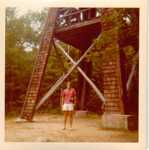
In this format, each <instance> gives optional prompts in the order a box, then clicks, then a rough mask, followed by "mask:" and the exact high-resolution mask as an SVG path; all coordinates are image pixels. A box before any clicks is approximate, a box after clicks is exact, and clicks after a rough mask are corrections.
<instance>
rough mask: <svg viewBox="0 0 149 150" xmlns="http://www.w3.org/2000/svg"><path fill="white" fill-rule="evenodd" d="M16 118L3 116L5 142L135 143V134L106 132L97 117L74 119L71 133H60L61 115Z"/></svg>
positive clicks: (116, 131) (131, 132)
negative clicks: (29, 120) (21, 121)
mask: <svg viewBox="0 0 149 150" xmlns="http://www.w3.org/2000/svg"><path fill="white" fill-rule="evenodd" d="M15 120H16V117H6V122H5V128H6V130H5V141H6V142H137V140H138V132H137V131H123V130H109V129H108V130H106V129H102V128H101V123H100V122H101V117H99V116H97V115H91V116H88V117H80V118H78V117H75V118H74V126H73V130H70V129H69V126H68V129H66V130H62V128H63V116H62V115H54V114H43V115H36V116H35V121H34V122H30V123H29V122H26V123H16V122H15Z"/></svg>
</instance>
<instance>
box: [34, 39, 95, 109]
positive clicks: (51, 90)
mask: <svg viewBox="0 0 149 150" xmlns="http://www.w3.org/2000/svg"><path fill="white" fill-rule="evenodd" d="M95 43H96V41H94V42H93V44H92V45H91V46H90V47H89V48H88V49H87V50H86V51H85V52H84V54H83V55H82V56H81V57H80V59H79V60H78V61H77V62H76V63H75V65H73V66H72V67H71V68H70V69H69V70H68V72H67V73H66V74H64V75H62V76H61V77H60V78H59V79H58V80H57V81H56V83H55V84H54V85H53V86H52V87H51V88H50V90H49V91H48V92H47V93H46V95H45V96H44V97H43V98H42V99H41V100H40V101H39V103H38V104H37V106H36V108H35V109H36V110H37V109H38V108H39V107H40V106H41V105H42V104H43V103H44V102H45V101H46V100H47V98H48V97H50V96H51V95H52V94H53V93H54V91H55V90H56V89H57V88H58V87H59V86H60V85H61V84H62V83H63V81H64V80H65V79H66V78H67V77H68V76H69V75H70V74H71V72H72V71H73V70H74V69H75V68H76V67H77V66H78V65H79V63H80V62H81V61H82V60H83V59H84V58H85V57H86V55H87V54H88V52H89V51H91V49H92V48H93V47H94V45H95Z"/></svg>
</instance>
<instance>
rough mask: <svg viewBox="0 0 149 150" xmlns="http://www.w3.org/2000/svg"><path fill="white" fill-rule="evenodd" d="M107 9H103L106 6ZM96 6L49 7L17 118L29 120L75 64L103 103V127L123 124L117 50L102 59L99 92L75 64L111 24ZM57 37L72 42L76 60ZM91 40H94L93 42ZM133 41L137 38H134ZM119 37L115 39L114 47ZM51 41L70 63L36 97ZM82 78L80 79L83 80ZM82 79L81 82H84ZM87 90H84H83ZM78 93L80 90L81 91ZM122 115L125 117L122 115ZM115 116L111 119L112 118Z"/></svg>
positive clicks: (121, 83) (119, 64)
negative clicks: (108, 57) (77, 54)
mask: <svg viewBox="0 0 149 150" xmlns="http://www.w3.org/2000/svg"><path fill="white" fill-rule="evenodd" d="M106 11H107V10H106ZM106 11H104V13H103V12H102V11H101V9H99V8H78V9H75V8H50V9H49V11H48V17H47V20H46V23H45V26H44V29H43V32H42V37H41V43H40V47H39V50H38V53H37V57H36V61H35V65H34V69H33V72H32V75H31V78H30V82H29V85H28V89H27V92H26V97H25V101H24V105H23V108H22V112H21V115H20V118H21V119H25V120H27V121H32V119H33V116H34V113H35V111H36V110H37V109H38V108H39V107H40V106H41V105H42V104H43V103H44V101H46V100H47V98H48V97H50V96H51V95H52V94H53V92H54V91H55V90H56V89H57V88H58V87H59V86H60V85H61V84H62V83H63V81H64V80H65V79H66V78H67V77H68V76H69V75H70V73H71V72H72V71H73V70H74V69H75V68H76V69H78V71H79V72H80V74H81V76H82V77H83V79H84V81H85V82H88V84H89V85H90V86H91V87H92V88H93V89H94V91H95V92H96V94H97V96H98V97H99V99H100V100H102V101H103V104H104V108H105V109H104V111H105V112H104V114H103V127H107V126H106V124H107V122H108V127H114V128H126V127H125V125H124V121H123V120H125V118H127V117H126V115H125V111H124V103H123V98H124V96H123V95H124V92H125V90H124V86H123V84H124V82H123V80H122V74H121V73H122V71H121V57H120V55H121V54H120V53H117V55H115V57H114V58H111V60H110V61H108V62H106V61H105V62H103V74H104V77H103V82H104V83H103V86H104V91H103V93H102V92H101V91H100V89H99V88H98V87H97V86H96V85H95V84H94V83H93V82H92V81H91V79H90V76H89V73H85V72H84V71H83V70H82V69H81V68H80V67H79V66H78V65H79V64H80V63H81V62H83V61H84V58H85V57H86V55H87V54H88V52H90V51H91V50H92V48H93V47H94V44H95V43H96V41H94V39H96V38H97V37H98V38H99V37H100V33H101V32H102V31H103V30H109V29H110V28H111V27H112V26H109V24H108V23H107V24H106V22H102V21H101V19H100V17H101V15H106V14H107V13H105V12H106ZM59 41H62V42H64V43H66V44H69V45H72V46H73V47H75V48H77V49H79V50H80V51H81V54H82V56H81V57H80V59H79V60H78V61H76V62H75V61H74V60H73V59H72V58H71V57H70V56H69V54H68V53H67V52H66V51H65V49H64V48H63V47H62V46H61V45H60V43H59ZM93 41H94V42H93ZM136 42H137V40H136ZM118 44H119V41H118V39H116V40H115V46H116V48H118V49H120V48H119V47H118ZM52 45H54V46H55V47H56V48H58V49H59V50H60V51H62V53H63V54H64V55H65V56H66V57H67V58H68V59H69V60H70V62H71V63H72V67H71V68H70V69H69V70H68V71H67V72H66V73H65V74H63V75H62V76H61V77H60V78H59V80H57V81H56V83H55V84H54V85H53V86H52V87H51V88H50V90H49V91H48V92H47V93H46V94H45V96H44V97H43V98H42V99H41V100H38V96H39V90H40V86H41V82H42V78H43V75H44V71H45V68H46V64H47V60H48V56H49V52H50V49H51V47H52ZM85 82H84V83H85ZM84 83H83V85H84ZM86 92H87V91H86ZM81 94H84V93H83V91H82V93H81ZM124 116H125V117H124ZM114 117H115V118H116V119H115V118H114ZM117 119H119V120H120V124H117V125H113V124H111V123H113V122H114V121H116V120H117ZM111 120H112V121H111Z"/></svg>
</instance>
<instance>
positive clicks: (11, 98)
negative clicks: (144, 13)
mask: <svg viewBox="0 0 149 150" xmlns="http://www.w3.org/2000/svg"><path fill="white" fill-rule="evenodd" d="M5 11H6V16H5V60H6V61H5V141H6V142H98V143H99V142H139V141H138V136H139V135H138V124H139V118H138V112H139V98H138V95H139V91H138V89H139V88H138V87H139V8H86V7H84V8H79V7H78V8H75V7H74V8H68V7H64V8H40V9H39V8H38V9H37V8H36V9H35V8H33V9H28V8H24V9H20V8H19V7H7V8H6V10H5Z"/></svg>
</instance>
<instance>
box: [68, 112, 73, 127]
mask: <svg viewBox="0 0 149 150" xmlns="http://www.w3.org/2000/svg"><path fill="white" fill-rule="evenodd" d="M69 117H70V129H72V124H73V111H70V112H69Z"/></svg>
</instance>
